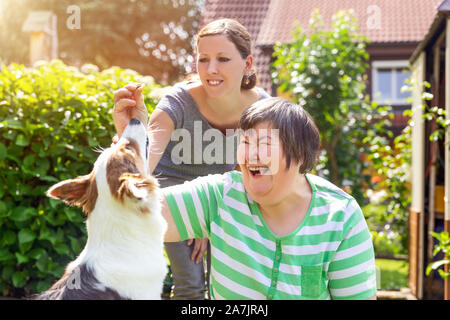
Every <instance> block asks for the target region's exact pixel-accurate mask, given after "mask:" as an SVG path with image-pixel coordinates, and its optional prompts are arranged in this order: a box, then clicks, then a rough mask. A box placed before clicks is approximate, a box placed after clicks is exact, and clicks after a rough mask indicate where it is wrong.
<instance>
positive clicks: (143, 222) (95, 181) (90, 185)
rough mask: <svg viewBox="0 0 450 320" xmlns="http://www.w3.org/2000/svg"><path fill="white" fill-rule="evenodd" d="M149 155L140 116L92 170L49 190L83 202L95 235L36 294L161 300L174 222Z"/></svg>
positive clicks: (39, 297) (58, 297)
mask: <svg viewBox="0 0 450 320" xmlns="http://www.w3.org/2000/svg"><path fill="white" fill-rule="evenodd" d="M148 157H149V139H148V137H147V134H146V129H145V126H144V125H143V124H142V123H141V122H140V121H139V120H138V119H136V118H133V119H131V121H130V123H129V124H128V125H127V127H126V129H125V131H124V133H123V135H122V137H121V138H120V140H119V141H118V142H117V143H116V144H114V145H112V146H111V147H110V148H108V149H105V150H104V151H102V153H101V154H100V156H99V157H98V159H97V160H96V162H95V164H94V168H93V170H92V172H91V173H90V174H88V175H85V176H80V177H78V178H75V179H69V180H65V181H62V182H59V183H57V184H55V185H54V186H52V187H51V188H50V189H48V191H47V196H49V197H51V198H55V199H59V200H62V201H64V202H65V203H66V204H68V205H69V206H78V207H81V208H82V210H83V212H84V213H85V214H86V215H87V221H86V227H87V234H88V238H87V243H86V246H85V247H84V249H83V251H82V252H81V254H80V255H79V256H78V258H77V259H76V260H74V261H72V262H71V263H69V264H68V266H67V267H66V269H65V273H64V275H63V276H62V278H61V279H60V280H58V281H57V282H56V283H55V284H54V285H53V286H52V287H51V288H50V289H48V290H47V291H45V292H43V293H41V294H38V295H36V296H34V297H32V299H35V300H47V299H55V300H72V299H76V300H90V299H96V300H104V299H108V300H109V299H139V300H144V299H145V300H147V299H152V300H158V299H161V293H162V287H163V282H164V278H165V276H166V274H167V264H166V260H165V258H164V255H163V241H164V233H165V231H166V230H167V224H166V221H165V220H164V218H163V217H162V215H161V193H160V190H159V184H158V181H157V180H156V179H155V178H154V177H152V176H151V175H149V174H148Z"/></svg>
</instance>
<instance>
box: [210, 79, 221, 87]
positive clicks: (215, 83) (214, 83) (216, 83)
mask: <svg viewBox="0 0 450 320" xmlns="http://www.w3.org/2000/svg"><path fill="white" fill-rule="evenodd" d="M221 83H222V80H208V84H209V85H211V86H218V85H219V84H221Z"/></svg>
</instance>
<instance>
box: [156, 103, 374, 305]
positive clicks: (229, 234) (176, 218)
mask: <svg viewBox="0 0 450 320" xmlns="http://www.w3.org/2000/svg"><path fill="white" fill-rule="evenodd" d="M239 127H240V130H239V131H240V143H239V146H238V151H237V152H238V155H237V156H238V160H239V165H240V168H241V171H240V172H239V171H231V172H227V173H224V174H216V175H209V176H207V177H199V178H197V179H195V180H192V181H189V182H185V183H184V184H182V185H177V186H173V187H169V188H165V189H163V192H164V196H165V197H164V200H163V216H164V217H165V218H166V220H167V224H168V230H167V233H166V236H165V240H166V241H180V240H184V239H188V238H204V237H208V238H209V239H210V243H211V297H212V298H213V299H232V300H240V299H257V300H264V299H375V298H376V290H377V288H376V273H375V258H374V250H373V245H372V239H371V236H370V232H369V230H368V227H367V224H366V221H365V219H364V216H363V214H362V212H361V208H360V207H359V205H358V203H357V202H356V200H355V199H354V198H353V197H351V196H350V195H348V194H347V193H345V192H344V191H342V190H341V189H340V188H338V187H336V186H335V185H333V184H332V183H330V182H328V181H327V180H325V179H323V178H320V177H318V176H315V175H313V174H310V173H308V172H309V171H310V170H312V169H313V167H314V165H315V162H316V159H317V155H318V152H319V147H320V137H319V132H318V130H317V127H316V125H315V124H314V121H313V120H312V119H311V117H310V116H309V114H308V113H307V112H306V111H305V110H304V109H303V108H302V107H301V106H299V105H296V104H293V103H291V102H289V101H287V100H284V99H281V98H268V99H263V100H261V101H258V102H255V103H254V104H252V105H251V106H250V107H249V108H248V109H247V110H245V111H244V113H243V115H242V117H241V119H240V122H239Z"/></svg>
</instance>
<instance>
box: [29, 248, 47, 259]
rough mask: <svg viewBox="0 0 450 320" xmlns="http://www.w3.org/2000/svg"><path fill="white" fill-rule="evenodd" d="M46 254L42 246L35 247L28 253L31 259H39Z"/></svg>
mask: <svg viewBox="0 0 450 320" xmlns="http://www.w3.org/2000/svg"><path fill="white" fill-rule="evenodd" d="M43 254H45V250H44V249H42V248H35V249H33V250H31V251H30V252H29V253H28V256H29V257H30V258H31V259H35V260H39V258H40V257H41V256H42V255H43Z"/></svg>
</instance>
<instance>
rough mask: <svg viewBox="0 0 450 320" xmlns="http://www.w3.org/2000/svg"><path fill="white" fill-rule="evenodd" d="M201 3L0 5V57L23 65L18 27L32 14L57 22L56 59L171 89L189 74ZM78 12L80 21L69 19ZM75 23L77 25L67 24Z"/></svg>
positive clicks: (94, 0) (63, 0) (129, 0)
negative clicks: (132, 73)
mask: <svg viewBox="0 0 450 320" xmlns="http://www.w3.org/2000/svg"><path fill="white" fill-rule="evenodd" d="M203 2H204V0H114V1H101V0H76V1H73V0H42V1H34V0H3V2H2V3H0V57H1V59H2V60H3V62H5V63H10V62H18V63H25V64H26V63H27V62H28V46H29V44H28V41H29V40H28V35H27V34H24V33H23V32H22V31H21V30H22V24H23V22H24V21H25V19H26V17H27V15H28V13H29V12H30V11H32V10H51V11H53V12H54V13H55V14H56V15H57V18H58V27H57V29H58V40H59V58H60V59H61V60H63V61H64V62H65V63H67V64H70V65H75V66H78V67H80V66H81V65H83V64H84V63H93V64H96V65H98V66H99V67H100V68H101V69H105V68H108V67H110V66H113V65H117V66H120V67H123V68H130V69H133V70H136V71H138V72H139V73H141V74H146V75H151V76H153V77H154V78H155V80H156V81H157V82H161V83H171V82H173V81H176V80H178V79H179V78H180V77H181V76H183V75H184V74H185V73H186V69H188V70H189V66H190V64H191V63H192V61H193V59H192V56H191V55H190V53H191V51H192V48H191V43H190V41H191V39H192V38H193V36H194V35H195V33H196V32H197V27H198V19H199V17H200V10H201V8H202V6H203ZM74 6H75V7H76V8H79V10H78V12H79V17H74V15H76V14H77V12H76V11H71V10H70V8H73V7H74ZM75 18H79V22H80V23H79V25H78V26H77V25H76V24H73V23H71V21H72V20H73V19H75Z"/></svg>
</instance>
